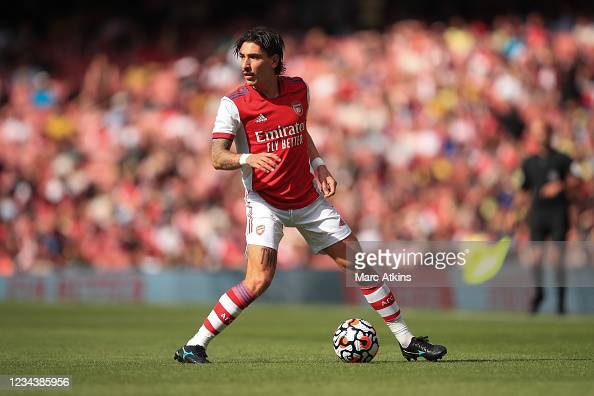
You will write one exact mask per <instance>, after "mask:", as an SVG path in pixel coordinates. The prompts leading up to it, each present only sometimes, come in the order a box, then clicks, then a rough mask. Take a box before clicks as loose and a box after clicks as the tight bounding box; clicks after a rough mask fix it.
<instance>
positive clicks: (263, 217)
mask: <svg viewBox="0 0 594 396" xmlns="http://www.w3.org/2000/svg"><path fill="white" fill-rule="evenodd" d="M245 209H246V216H247V225H246V230H245V238H246V241H247V244H248V245H260V246H266V247H269V248H272V249H275V250H278V245H279V243H280V241H281V239H282V237H283V227H284V226H287V227H295V228H297V230H299V232H300V233H301V235H303V238H305V240H306V241H307V243H308V244H309V247H310V249H311V250H312V251H313V252H314V253H316V254H317V253H319V252H320V251H322V250H324V249H325V248H327V247H328V246H331V245H334V244H335V243H337V242H340V241H342V240H343V239H345V238H346V237H347V236H349V234H350V233H351V229H350V227H349V226H348V225H347V224H346V223H345V222H344V221H343V220H342V218H341V217H340V215H339V214H338V212H337V211H336V208H335V207H334V206H332V205H331V204H330V203H329V202H328V201H326V199H324V197H322V196H320V198H318V199H317V200H315V201H314V202H313V203H311V204H309V205H308V206H306V207H304V208H301V209H292V210H281V209H277V208H274V207H272V206H270V204H268V203H267V202H266V201H264V200H263V199H262V197H260V196H259V195H258V194H257V193H254V192H250V193H248V195H247V197H246V203H245Z"/></svg>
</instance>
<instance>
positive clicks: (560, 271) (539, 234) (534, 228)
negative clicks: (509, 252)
mask: <svg viewBox="0 0 594 396" xmlns="http://www.w3.org/2000/svg"><path fill="white" fill-rule="evenodd" d="M531 137H532V138H534V139H535V140H536V142H537V143H538V145H539V151H538V153H537V154H535V155H532V156H530V157H528V158H526V159H525V160H524V161H523V163H522V173H523V176H524V178H523V179H524V180H523V183H522V190H524V191H526V192H528V193H529V195H530V196H531V198H532V203H531V207H530V211H529V214H528V225H529V227H530V239H531V240H532V241H545V240H547V239H550V240H552V241H565V240H566V237H567V232H568V231H569V227H570V221H569V208H570V199H569V194H568V190H569V187H570V185H573V182H574V181H575V178H573V179H572V178H571V173H572V162H573V161H572V159H571V158H570V157H569V156H567V155H565V154H563V153H561V152H559V151H557V150H555V149H554V148H553V147H552V137H553V128H552V127H551V125H549V124H544V123H543V124H539V125H535V128H533V129H532V130H531ZM564 245H565V244H563V243H558V244H557V246H558V248H559V262H558V263H557V267H556V282H557V292H558V294H557V313H559V314H564V313H565V271H564V258H565V249H564ZM543 255H544V249H542V248H540V249H537V252H536V263H535V265H534V269H533V270H534V280H535V284H536V288H535V293H534V296H533V298H532V301H531V306H530V310H531V312H533V313H536V312H538V310H539V308H540V305H541V303H542V301H543V300H544V287H543V268H542V267H543Z"/></svg>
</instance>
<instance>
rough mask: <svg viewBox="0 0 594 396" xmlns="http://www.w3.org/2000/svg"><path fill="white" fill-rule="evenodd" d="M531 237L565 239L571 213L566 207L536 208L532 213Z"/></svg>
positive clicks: (542, 239) (533, 238)
mask: <svg viewBox="0 0 594 396" xmlns="http://www.w3.org/2000/svg"><path fill="white" fill-rule="evenodd" d="M529 225H530V239H531V240H533V241H546V240H547V239H549V238H550V239H551V240H552V241H565V240H566V238H567V231H568V230H569V215H568V213H567V210H565V209H554V210H550V209H536V210H534V209H533V210H532V211H531V213H530V222H529Z"/></svg>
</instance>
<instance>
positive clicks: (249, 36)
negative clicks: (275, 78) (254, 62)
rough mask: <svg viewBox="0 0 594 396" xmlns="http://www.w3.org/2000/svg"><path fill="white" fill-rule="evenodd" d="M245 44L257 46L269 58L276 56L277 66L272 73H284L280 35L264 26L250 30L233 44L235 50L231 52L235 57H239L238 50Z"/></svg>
mask: <svg viewBox="0 0 594 396" xmlns="http://www.w3.org/2000/svg"><path fill="white" fill-rule="evenodd" d="M245 42H249V43H254V44H258V45H259V46H260V48H262V50H263V51H264V52H266V55H268V56H270V57H271V56H273V55H278V58H279V60H278V65H276V67H275V68H274V72H275V73H276V74H277V75H279V74H282V73H283V72H284V71H285V65H284V63H283V50H284V48H285V43H284V41H283V38H282V37H281V35H280V34H278V33H277V32H275V31H274V30H272V29H270V28H267V27H264V26H258V27H255V28H252V29H250V30H248V31H246V32H245V33H243V34H242V35H241V37H240V38H238V39H237V41H236V42H235V49H234V51H233V52H234V53H235V55H236V56H239V50H240V49H241V46H242V45H243V43H245Z"/></svg>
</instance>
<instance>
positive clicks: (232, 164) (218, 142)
mask: <svg viewBox="0 0 594 396" xmlns="http://www.w3.org/2000/svg"><path fill="white" fill-rule="evenodd" d="M231 143H232V140H230V139H222V138H219V139H212V146H211V157H212V165H213V166H214V168H215V169H220V170H233V169H239V168H240V167H241V164H240V163H239V159H240V157H241V154H236V153H234V152H232V151H231V150H230V149H231ZM280 160H281V159H280V157H279V156H278V155H276V154H273V153H259V154H248V155H247V158H246V160H245V163H246V165H249V166H251V167H252V168H256V169H260V170H262V171H264V172H267V173H268V172H272V171H273V170H274V169H275V168H276V166H277V165H278V163H279V162H280Z"/></svg>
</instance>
